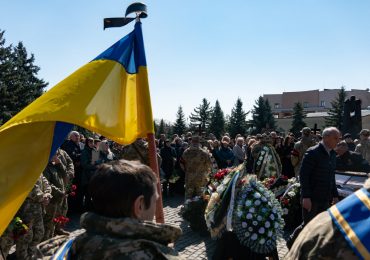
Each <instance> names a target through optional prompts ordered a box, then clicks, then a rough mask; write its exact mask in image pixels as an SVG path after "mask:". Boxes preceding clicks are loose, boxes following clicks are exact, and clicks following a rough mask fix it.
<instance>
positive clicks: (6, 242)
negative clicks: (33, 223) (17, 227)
mask: <svg viewBox="0 0 370 260" xmlns="http://www.w3.org/2000/svg"><path fill="white" fill-rule="evenodd" d="M12 235H13V232H12V231H11V230H10V227H9V226H8V227H7V229H5V231H4V233H3V234H2V236H1V237H0V249H1V251H2V253H3V254H4V257H5V259H6V257H7V256H8V254H9V250H10V248H11V247H12V245H13V243H14V239H13V237H12ZM1 256H2V255H1V254H0V259H2V258H1Z"/></svg>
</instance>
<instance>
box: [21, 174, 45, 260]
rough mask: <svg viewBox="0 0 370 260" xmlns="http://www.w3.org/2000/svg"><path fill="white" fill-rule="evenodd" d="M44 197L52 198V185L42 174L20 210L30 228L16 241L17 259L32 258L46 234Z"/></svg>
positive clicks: (23, 219)
mask: <svg viewBox="0 0 370 260" xmlns="http://www.w3.org/2000/svg"><path fill="white" fill-rule="evenodd" d="M44 198H49V199H50V198H52V196H51V187H50V185H49V183H48V181H47V179H46V178H45V177H44V176H43V175H41V176H40V177H39V178H38V180H37V182H36V184H35V186H34V187H33V189H32V191H31V192H30V194H28V196H27V198H26V200H25V201H24V203H23V205H22V207H21V209H20V210H19V213H20V218H21V219H22V221H23V222H24V223H25V224H26V225H27V226H28V227H29V230H28V232H27V234H25V235H24V236H21V237H20V238H19V239H18V240H17V242H16V245H17V251H16V256H17V259H30V258H31V257H32V256H33V255H35V253H36V246H37V244H38V243H40V242H41V240H42V238H43V236H44V222H43V214H44V209H43V202H44Z"/></svg>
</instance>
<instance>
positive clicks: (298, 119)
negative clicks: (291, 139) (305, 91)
mask: <svg viewBox="0 0 370 260" xmlns="http://www.w3.org/2000/svg"><path fill="white" fill-rule="evenodd" d="M305 118H306V115H305V113H304V112H303V106H302V103H300V102H297V103H295V104H294V107H293V121H292V128H291V129H290V131H291V132H292V133H293V134H294V135H295V136H299V135H300V131H301V130H302V128H303V127H305V126H306V123H305V122H304V121H303V119H305Z"/></svg>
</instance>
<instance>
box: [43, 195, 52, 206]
mask: <svg viewBox="0 0 370 260" xmlns="http://www.w3.org/2000/svg"><path fill="white" fill-rule="evenodd" d="M49 202H50V198H49V197H48V196H44V198H43V200H42V205H44V206H47V205H48V204H49Z"/></svg>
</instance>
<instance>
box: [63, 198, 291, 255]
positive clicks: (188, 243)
mask: <svg viewBox="0 0 370 260" xmlns="http://www.w3.org/2000/svg"><path fill="white" fill-rule="evenodd" d="M183 202H184V198H183V196H174V197H169V198H165V199H164V200H163V209H164V217H165V221H166V223H169V224H173V225H176V226H178V227H180V228H181V229H182V232H183V235H182V236H181V237H180V238H179V240H178V241H176V243H175V245H174V247H175V249H176V250H177V251H178V252H179V253H180V255H182V256H183V257H185V258H186V259H196V260H198V259H211V258H212V255H213V252H214V250H215V247H216V241H214V240H212V239H211V237H210V236H209V235H204V236H201V235H200V234H198V233H197V232H194V231H193V230H191V229H190V227H189V226H188V222H187V221H186V220H184V219H183V218H182V217H181V215H180V214H179V212H180V209H181V207H182V205H183ZM79 228H80V227H79V217H78V216H76V215H75V216H72V218H71V222H70V223H68V226H67V227H66V229H67V230H68V231H71V232H73V231H74V233H75V232H76V230H77V229H79ZM287 252H288V250H287V247H286V244H285V240H280V241H279V243H278V253H279V257H280V259H281V258H282V257H283V256H284V255H285V254H286V253H287Z"/></svg>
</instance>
